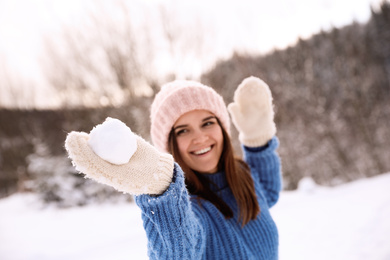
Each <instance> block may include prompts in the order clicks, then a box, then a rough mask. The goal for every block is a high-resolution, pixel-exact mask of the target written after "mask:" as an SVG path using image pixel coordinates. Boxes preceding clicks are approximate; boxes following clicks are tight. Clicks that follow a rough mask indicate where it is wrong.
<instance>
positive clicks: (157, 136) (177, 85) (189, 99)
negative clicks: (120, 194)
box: [150, 80, 230, 152]
mask: <svg viewBox="0 0 390 260" xmlns="http://www.w3.org/2000/svg"><path fill="white" fill-rule="evenodd" d="M202 109H204V110H208V111H210V112H211V113H213V114H214V115H216V116H217V117H218V119H219V120H220V121H221V123H222V125H223V127H224V129H225V130H226V132H228V133H230V119H229V113H228V111H227V109H226V105H225V102H224V101H223V98H222V96H220V95H219V94H218V93H217V92H216V91H215V90H214V89H212V88H210V87H208V86H205V85H203V84H201V83H199V82H196V81H189V80H176V81H173V82H170V83H167V84H165V85H163V86H162V88H161V90H160V92H159V93H158V94H157V95H156V97H155V98H154V101H153V104H152V108H151V113H150V119H151V126H150V128H151V129H150V134H151V137H152V141H153V145H154V146H155V147H156V148H157V149H158V150H160V151H162V152H166V151H168V136H169V132H170V131H171V129H172V126H173V125H174V124H175V122H176V120H177V119H178V118H179V117H180V116H181V115H183V114H185V113H187V112H189V111H192V110H202Z"/></svg>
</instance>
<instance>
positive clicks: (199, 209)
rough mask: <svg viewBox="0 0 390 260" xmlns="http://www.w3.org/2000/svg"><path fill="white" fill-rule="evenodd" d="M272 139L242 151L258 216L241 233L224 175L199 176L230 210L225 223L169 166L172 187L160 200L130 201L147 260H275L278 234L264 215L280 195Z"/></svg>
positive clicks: (275, 144)
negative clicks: (145, 244)
mask: <svg viewBox="0 0 390 260" xmlns="http://www.w3.org/2000/svg"><path fill="white" fill-rule="evenodd" d="M278 144H279V142H278V139H277V138H276V137H274V138H272V139H271V141H270V142H269V143H268V144H267V146H265V149H256V148H248V147H243V148H244V149H243V150H244V153H245V160H246V161H247V163H248V165H249V166H250V168H251V172H252V176H253V179H254V182H255V189H256V194H257V198H258V201H259V205H260V209H261V213H260V214H259V216H258V217H257V218H256V219H255V220H251V221H250V222H249V223H248V224H247V225H245V226H244V227H243V228H242V227H241V223H239V221H238V217H239V212H238V208H237V204H236V202H235V199H234V197H233V194H232V192H231V190H230V188H229V187H228V184H227V181H226V178H225V173H224V172H219V173H216V174H211V175H205V176H207V177H208V178H210V180H211V181H212V182H213V183H215V186H213V187H212V189H213V190H214V191H215V192H216V193H217V194H218V195H219V196H221V198H223V199H224V201H225V202H226V203H227V204H228V205H229V206H230V207H231V208H232V210H233V212H234V217H233V218H232V219H228V220H226V219H225V217H224V216H223V215H222V213H221V212H220V211H219V210H218V209H217V208H216V207H215V206H214V205H213V204H212V203H210V202H208V201H205V200H203V199H200V200H198V199H197V197H196V196H192V195H189V194H188V192H187V190H186V188H185V184H184V177H183V171H182V170H181V168H180V167H179V166H178V165H177V164H175V168H174V178H173V182H172V183H171V185H170V186H169V188H168V190H167V191H166V192H165V193H163V194H162V195H160V196H157V197H153V196H148V195H140V196H136V197H135V199H136V203H137V205H138V206H139V207H140V208H141V210H142V218H143V222H144V228H145V230H146V234H147V237H148V254H149V257H150V259H170V260H171V259H213V260H215V259H224V260H225V259H246V260H247V259H267V260H272V259H278V231H277V228H276V225H275V223H274V221H273V220H272V217H271V215H270V212H269V208H270V207H272V206H273V205H274V204H275V203H276V201H277V200H278V196H279V192H280V190H281V173H280V159H279V156H278V154H277V153H276V148H277V147H278Z"/></svg>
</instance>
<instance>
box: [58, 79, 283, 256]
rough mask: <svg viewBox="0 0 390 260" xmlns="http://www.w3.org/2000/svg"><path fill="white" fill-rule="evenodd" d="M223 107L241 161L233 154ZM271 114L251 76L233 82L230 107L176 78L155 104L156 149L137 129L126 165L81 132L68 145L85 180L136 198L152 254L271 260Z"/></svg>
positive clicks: (274, 168) (274, 163) (274, 180)
mask: <svg viewBox="0 0 390 260" xmlns="http://www.w3.org/2000/svg"><path fill="white" fill-rule="evenodd" d="M228 111H229V112H230V114H231V117H232V121H233V123H234V125H235V126H236V128H237V129H238V131H239V140H240V142H241V143H242V149H243V153H244V159H239V158H236V157H235V156H234V153H233V148H232V144H231V141H230V119H229V114H228ZM273 118H274V112H273V107H272V96H271V91H270V90H269V88H268V86H267V84H265V83H264V82H263V81H262V80H260V79H258V78H255V77H249V78H247V79H245V80H244V81H243V82H242V83H241V84H240V86H238V88H237V90H236V92H235V94H234V102H233V103H232V104H230V105H229V107H228V109H226V106H225V103H224V102H223V99H222V97H221V96H220V95H219V94H217V93H216V92H215V91H214V90H213V89H212V88H210V87H207V86H204V85H202V84H200V83H198V82H193V81H174V82H171V83H168V84H166V85H164V86H163V87H162V89H161V91H160V92H159V93H158V94H157V95H156V97H155V100H154V102H153V104H152V108H151V137H152V141H153V144H154V146H152V145H150V144H149V143H147V142H146V141H144V140H143V139H142V138H141V137H139V136H137V137H136V139H137V148H136V152H135V153H134V155H133V156H132V157H131V158H130V160H129V161H128V162H125V163H122V164H119V165H118V164H113V163H110V162H108V161H107V160H104V159H102V158H101V157H99V156H98V155H97V154H96V153H94V151H93V150H92V149H91V146H90V145H89V144H88V140H89V138H90V136H89V135H88V134H86V133H80V132H72V133H70V134H69V135H68V137H67V140H66V144H65V147H66V149H67V150H68V153H69V156H70V158H71V159H72V160H73V162H74V164H75V166H76V168H77V169H78V170H79V171H81V172H83V173H85V174H86V176H87V177H89V178H92V179H95V180H97V181H99V182H102V183H105V184H108V185H111V186H113V187H115V188H116V189H118V190H119V191H123V192H127V193H130V194H133V195H135V200H136V203H137V205H138V206H139V207H140V208H141V210H142V218H143V223H144V228H145V231H146V234H147V237H148V255H149V257H150V258H151V259H278V232H277V228H276V225H275V223H274V221H273V219H272V217H271V215H270V212H269V208H270V207H272V206H273V205H274V204H275V203H276V202H277V200H278V196H279V192H280V189H281V172H280V159H279V156H278V154H277V153H276V148H277V147H278V140H277V138H276V137H275V133H276V127H275V124H274V121H273Z"/></svg>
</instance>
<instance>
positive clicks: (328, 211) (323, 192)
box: [0, 173, 390, 260]
mask: <svg viewBox="0 0 390 260" xmlns="http://www.w3.org/2000/svg"><path fill="white" fill-rule="evenodd" d="M389 187H390V173H388V174H384V175H380V176H377V177H374V178H370V179H363V180H360V181H356V182H353V183H350V184H345V185H341V186H338V187H335V188H325V187H319V186H316V185H315V184H314V183H312V182H311V181H310V180H305V182H302V185H301V186H300V189H299V190H297V191H294V192H283V193H282V194H281V198H280V201H279V202H278V204H277V205H276V206H275V207H274V208H273V209H272V214H273V216H274V218H275V221H276V222H277V225H278V228H279V233H280V259H281V260H285V259H286V260H290V259H299V260H305V259H310V260H311V259H316V260H318V259H332V260H337V259H340V260H341V259H342V260H344V259H356V260H358V259H370V260H386V259H390V247H389V242H390V239H389V234H390V221H389V219H390V190H389ZM0 212H1V213H0V259H2V260H33V259H34V260H35V259H37V260H45V259H50V260H59V259H64V260H65V259H72V260H78V259H80V260H88V259H93V260H99V259H102V260H103V259H147V255H146V236H145V234H144V231H143V228H142V221H141V217H140V211H139V210H138V208H137V207H136V206H135V205H134V204H130V205H129V204H125V203H122V204H117V205H93V206H87V207H83V208H71V209H66V210H58V209H53V208H51V209H40V204H39V202H38V200H37V198H36V197H35V196H34V195H21V194H17V195H14V196H11V197H9V198H6V199H2V200H0Z"/></svg>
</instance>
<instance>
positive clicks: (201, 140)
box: [173, 110, 223, 174]
mask: <svg viewBox="0 0 390 260" xmlns="http://www.w3.org/2000/svg"><path fill="white" fill-rule="evenodd" d="M173 130H174V135H175V137H176V140H177V145H178V150H179V153H180V155H181V157H182V159H183V161H184V162H185V163H186V164H187V166H188V167H189V168H191V169H192V170H194V171H196V172H199V173H208V174H211V173H216V172H217V171H218V163H219V159H220V157H221V154H222V149H223V134H222V129H221V126H220V125H219V124H218V121H217V118H216V117H215V115H214V114H213V113H211V112H209V111H207V110H193V111H190V112H187V113H185V114H183V115H182V116H181V117H180V118H179V119H178V120H177V121H176V122H175V124H174V125H173Z"/></svg>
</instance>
